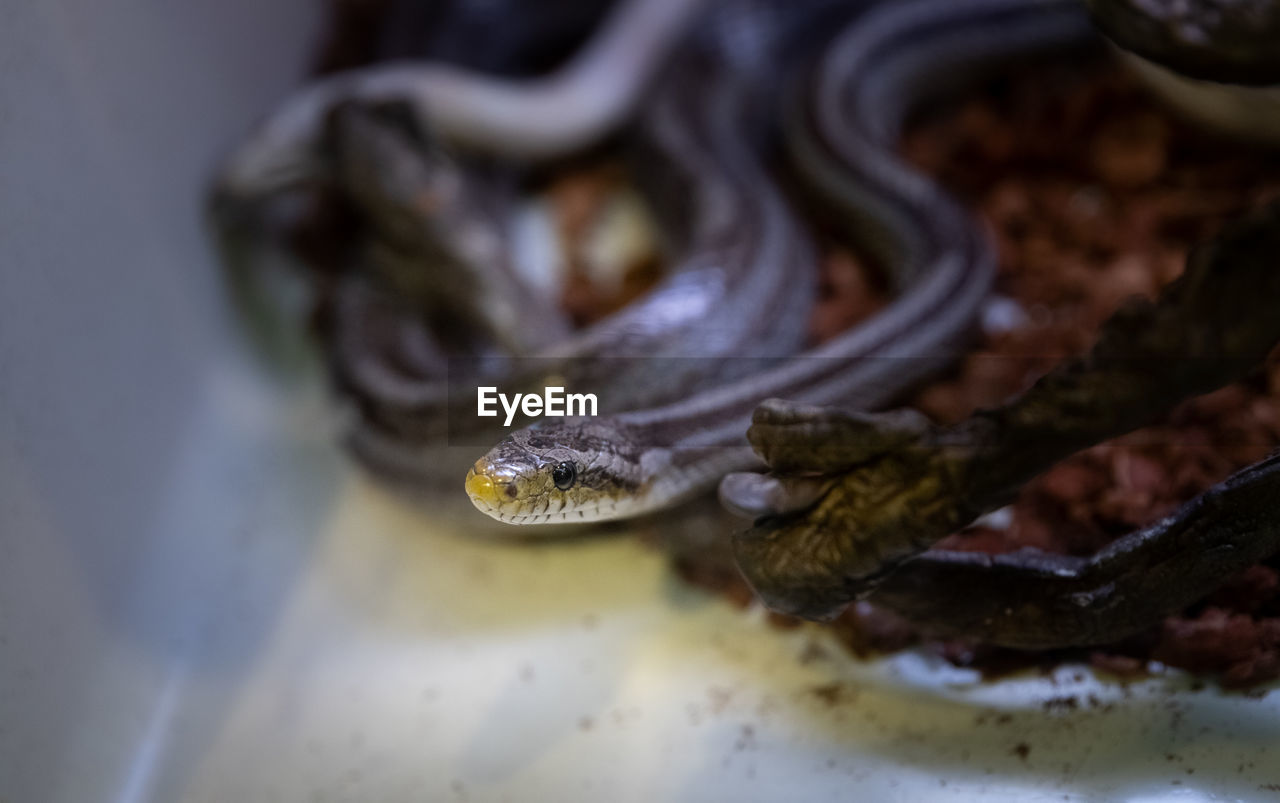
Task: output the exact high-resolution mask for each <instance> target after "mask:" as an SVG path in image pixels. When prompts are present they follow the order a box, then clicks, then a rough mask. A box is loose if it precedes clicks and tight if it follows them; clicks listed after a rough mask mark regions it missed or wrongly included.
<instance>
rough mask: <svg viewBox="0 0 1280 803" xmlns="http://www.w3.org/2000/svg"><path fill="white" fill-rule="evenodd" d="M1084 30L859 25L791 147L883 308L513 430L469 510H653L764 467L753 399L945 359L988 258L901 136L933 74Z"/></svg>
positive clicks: (988, 15)
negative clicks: (761, 352)
mask: <svg viewBox="0 0 1280 803" xmlns="http://www.w3.org/2000/svg"><path fill="white" fill-rule="evenodd" d="M1092 35H1093V34H1092V31H1091V28H1090V25H1089V22H1088V18H1087V16H1086V14H1085V13H1084V10H1083V9H1082V8H1081V7H1080V6H1079V5H1078V4H1077V3H1074V2H1063V1H1062V0H976V1H974V2H959V3H941V2H937V1H936V0H909V1H908V2H895V3H887V4H880V5H876V6H873V7H871V8H869V9H866V10H865V11H864V13H860V14H857V15H855V18H854V19H853V20H852V21H851V22H849V23H848V24H847V25H846V26H845V27H844V29H843V30H842V31H841V33H840V34H839V35H838V36H836V37H835V38H834V39H833V40H832V41H831V43H830V44H829V45H828V46H827V47H826V48H825V50H824V52H823V54H822V56H821V57H820V58H819V60H818V63H817V65H816V67H815V70H814V76H813V78H812V80H811V81H810V82H809V84H808V85H809V87H810V88H809V89H808V90H807V91H805V92H804V99H803V100H802V102H801V103H799V104H798V105H797V106H796V107H793V108H792V109H790V110H789V111H788V112H787V120H788V126H787V144H788V150H789V153H790V154H791V157H792V161H793V162H794V163H795V164H796V167H797V168H798V171H799V173H800V175H801V176H802V178H803V179H804V180H805V181H806V183H807V186H808V188H809V189H810V190H811V191H812V192H813V193H814V194H815V195H816V196H817V197H818V198H820V199H821V201H822V202H823V203H824V205H825V207H826V208H827V209H828V210H831V211H832V212H833V213H834V215H835V217H836V218H837V219H838V220H839V221H841V222H842V224H843V232H844V234H845V235H846V236H847V237H848V239H849V240H850V241H851V242H852V244H853V245H855V247H857V248H858V249H859V250H860V251H861V252H862V253H864V254H867V255H868V256H869V257H871V258H872V259H873V260H874V261H875V262H876V263H877V264H878V265H879V266H880V267H881V268H882V269H883V270H884V271H886V272H887V273H888V275H889V277H890V279H891V284H892V287H893V289H894V291H895V298H894V300H893V301H892V303H891V304H890V305H889V306H888V307H887V308H886V309H885V310H883V311H882V312H880V313H878V314H877V315H875V316H873V317H872V318H871V319H869V320H868V321H866V322H864V323H862V324H860V325H857V326H855V327H854V328H852V329H851V330H849V331H847V332H845V333H843V334H841V335H839V336H837V337H836V338H835V339H833V340H831V341H829V342H828V343H826V344H824V345H822V346H820V347H818V348H816V349H813V350H811V351H808V352H806V353H804V354H803V355H801V356H799V357H797V358H795V359H793V360H791V361H789V362H788V363H787V364H785V365H783V366H781V367H778V368H775V369H770V370H767V371H763V372H761V373H759V374H756V375H753V376H750V377H747V378H745V379H743V380H740V381H738V382H735V383H730V384H728V385H725V386H721V387H717V388H715V389H712V390H709V391H706V392H703V393H697V394H693V395H691V396H689V397H687V398H685V399H682V400H680V401H678V402H675V403H672V404H668V405H662V406H658V407H653V408H647V409H639V410H633V411H629V412H624V413H620V414H615V415H610V416H596V417H580V418H565V419H554V420H552V419H545V420H543V421H540V422H538V423H537V424H535V425H533V426H530V427H527V428H524V429H521V430H518V431H515V432H513V433H511V434H510V435H509V436H507V437H506V438H504V439H503V440H502V441H501V442H499V443H498V444H497V445H496V446H494V447H493V448H492V449H491V450H490V451H489V452H488V453H487V454H485V455H484V456H483V457H481V458H480V459H479V460H477V461H476V463H475V464H474V465H473V467H472V469H471V470H470V472H469V473H468V475H467V479H466V490H467V492H468V495H469V496H470V498H471V500H472V502H473V503H474V504H475V505H476V507H477V508H478V509H480V510H481V511H482V512H484V513H486V514H488V515H489V516H491V517H493V518H496V519H498V520H500V521H503V522H506V523H509V524H521V525H529V524H554V523H563V522H575V521H577V522H592V521H602V520H609V519H617V518H627V517H632V516H636V515H641V514H646V513H652V512H656V511H659V510H664V509H667V508H669V507H671V506H674V505H676V504H679V503H680V502H681V501H684V500H687V499H689V498H691V497H693V496H696V495H698V494H701V493H704V492H706V491H707V490H709V489H712V488H714V487H716V485H717V484H718V483H720V481H721V479H722V478H723V477H724V476H725V475H726V474H728V473H731V472H738V471H742V470H749V469H750V468H751V467H752V466H754V465H757V463H758V458H757V457H756V456H755V454H754V453H753V452H752V450H751V448H750V446H749V444H748V443H747V441H746V439H745V434H744V433H745V432H746V430H747V427H748V425H749V424H750V419H751V414H752V411H753V410H754V409H755V408H756V407H757V406H758V405H759V404H760V403H761V402H762V401H764V400H766V399H769V398H774V397H785V398H788V399H794V400H800V401H804V402H808V403H812V404H832V403H838V404H840V405H842V406H848V407H851V408H855V409H874V408H876V407H879V406H883V405H885V404H887V403H889V402H891V401H892V400H893V399H895V398H896V397H898V396H900V395H901V394H902V393H903V392H904V391H905V390H907V389H908V388H910V387H912V386H913V385H915V384H916V383H918V382H920V381H921V380H922V379H923V378H925V377H927V376H928V375H929V374H931V373H932V372H934V371H936V370H937V369H938V368H939V367H941V366H943V365H945V364H947V363H948V362H950V361H951V360H952V359H954V357H955V356H956V355H957V354H958V353H959V352H960V351H961V350H962V349H963V347H964V345H965V343H966V334H967V333H968V332H970V331H972V329H973V326H974V321H975V318H976V316H977V315H978V313H979V312H980V309H981V306H982V304H983V302H984V300H985V299H986V298H987V296H988V292H989V289H990V285H991V281H992V278H993V272H994V257H993V254H992V249H991V247H990V245H989V242H988V240H987V238H986V236H985V232H984V231H983V230H982V229H980V227H979V226H977V225H976V223H975V221H973V220H972V219H971V218H970V216H969V215H968V213H967V212H966V211H965V210H964V209H963V208H962V207H961V206H960V204H959V203H958V202H957V201H956V200H954V199H953V198H951V197H950V196H949V195H948V194H947V193H946V192H945V191H943V190H942V189H941V188H940V187H938V186H937V185H936V184H935V183H934V182H933V181H932V180H931V179H929V178H928V177H926V176H924V175H922V174H920V173H919V172H917V171H916V170H914V169H913V168H911V167H910V166H908V165H907V164H906V163H905V162H904V161H903V160H902V159H901V158H900V157H899V156H898V155H897V153H896V145H897V141H898V136H899V133H900V131H901V127H902V125H903V124H904V121H905V119H906V117H907V115H908V114H909V113H910V112H911V111H912V110H913V109H915V108H916V107H918V106H919V105H920V104H921V103H923V102H925V101H926V100H928V99H930V98H932V97H935V96H936V94H937V93H938V92H940V91H943V90H945V89H947V88H949V87H948V86H947V84H948V83H949V82H948V81H946V80H942V79H940V76H947V77H949V78H951V79H953V80H952V82H950V83H952V84H953V86H954V83H955V82H958V81H962V80H963V79H964V78H965V77H966V76H971V75H972V73H973V71H974V70H975V69H980V68H982V67H983V66H992V65H994V64H997V63H1000V62H1003V61H1007V60H1008V59H1009V58H1012V57H1014V56H1017V55H1020V54H1022V55H1025V54H1029V53H1040V52H1043V51H1045V50H1047V49H1053V48H1060V47H1076V46H1079V45H1081V44H1082V43H1087V42H1089V41H1090V40H1091V37H1092ZM737 495H738V496H741V494H737ZM771 504H776V500H771Z"/></svg>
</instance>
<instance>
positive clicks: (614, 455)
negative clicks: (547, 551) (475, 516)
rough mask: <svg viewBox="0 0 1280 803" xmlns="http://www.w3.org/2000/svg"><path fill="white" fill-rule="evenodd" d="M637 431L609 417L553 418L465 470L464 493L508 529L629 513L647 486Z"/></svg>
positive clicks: (513, 437)
mask: <svg viewBox="0 0 1280 803" xmlns="http://www.w3.org/2000/svg"><path fill="white" fill-rule="evenodd" d="M651 453H652V452H651V450H649V451H646V450H645V449H643V448H642V444H641V443H640V440H639V438H637V432H636V431H635V430H634V429H632V428H630V427H627V426H625V425H623V424H621V423H620V422H617V421H615V420H613V419H611V418H609V417H607V416H606V417H577V418H559V419H554V420H552V419H548V420H544V421H541V422H539V423H537V424H535V425H533V426H530V427H527V428H524V429H519V430H516V431H514V432H512V433H511V434H510V435H508V436H507V437H506V438H504V439H503V440H502V441H501V442H500V443H498V445H496V446H494V447H493V448H492V449H490V450H489V452H488V453H487V454H485V456H484V457H482V458H480V459H479V460H477V461H476V462H475V465H473V466H472V467H471V470H470V471H468V472H467V481H466V488H467V495H468V496H470V497H471V502H472V503H473V504H474V505H475V506H476V507H477V508H478V509H479V510H480V511H481V512H482V513H486V514H488V515H489V516H492V517H493V518H495V519H497V520H499V521H502V522H506V523H508V524H563V523H575V522H592V521H602V520H607V519H614V518H619V517H622V516H626V515H631V513H632V512H634V511H635V508H636V506H638V505H642V504H643V500H644V497H645V494H646V492H647V491H648V490H649V487H650V485H651V483H650V482H649V481H648V476H649V471H648V470H647V469H648V467H647V466H646V465H645V463H646V455H647V454H651Z"/></svg>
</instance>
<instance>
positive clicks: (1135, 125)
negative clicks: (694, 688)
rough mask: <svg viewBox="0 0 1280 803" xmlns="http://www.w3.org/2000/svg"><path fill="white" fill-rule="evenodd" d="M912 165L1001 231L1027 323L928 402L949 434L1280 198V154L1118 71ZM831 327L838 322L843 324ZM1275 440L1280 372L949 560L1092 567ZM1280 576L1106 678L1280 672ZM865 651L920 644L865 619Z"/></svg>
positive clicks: (1016, 108)
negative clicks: (971, 557)
mask: <svg viewBox="0 0 1280 803" xmlns="http://www.w3.org/2000/svg"><path fill="white" fill-rule="evenodd" d="M904 151H905V153H906V154H907V156H908V158H910V159H911V160H912V161H913V162H915V163H916V164H917V165H919V166H921V167H922V168H924V169H926V170H927V171H929V172H930V173H932V174H934V175H936V176H938V177H939V179H940V180H941V181H942V182H943V183H944V184H946V185H947V186H948V187H950V188H951V189H952V190H953V191H954V192H955V193H956V194H957V195H958V196H960V197H961V198H963V199H965V200H966V201H967V202H969V203H970V204H971V205H972V206H973V207H974V208H975V209H977V210H978V211H979V212H980V213H981V214H982V216H983V217H984V218H985V219H986V220H987V221H988V222H989V224H990V226H991V228H992V230H993V231H994V234H995V237H996V241H997V243H998V244H999V252H1000V278H999V280H998V285H997V289H998V292H1000V293H1001V294H1003V295H1005V296H1008V297H1011V298H1013V299H1016V300H1017V302H1018V304H1019V305H1020V306H1021V308H1022V309H1023V310H1024V311H1025V316H1026V317H1025V320H1024V321H1023V322H1022V323H1021V325H1019V326H1018V327H1017V328H1015V329H1014V330H1012V331H1009V332H1007V333H1005V334H1002V335H996V336H989V337H987V338H985V341H984V342H983V343H982V344H981V345H980V346H979V347H978V348H977V349H976V350H975V351H974V352H973V353H972V354H971V355H970V356H969V357H968V358H967V359H966V360H965V361H964V363H963V365H962V366H961V367H960V368H959V369H958V371H957V372H956V373H955V375H954V376H952V377H949V378H946V379H944V380H942V381H940V382H937V383H936V384H934V385H932V386H930V387H929V388H927V389H925V390H924V391H923V392H922V393H920V394H919V396H918V397H917V398H916V399H915V400H914V401H913V404H915V405H916V406H918V407H920V408H921V409H922V410H924V411H925V412H927V413H929V414H930V415H932V416H934V417H935V418H937V419H939V420H943V421H951V420H956V419H959V418H962V417H964V416H966V415H968V414H969V413H970V412H971V411H972V410H973V409H975V408H977V407H980V406H989V405H992V404H996V403H999V402H1000V401H1002V400H1003V399H1005V398H1007V397H1008V396H1010V395H1011V394H1015V393H1017V392H1019V391H1020V390H1022V389H1024V388H1025V387H1027V386H1028V384H1029V383H1030V382H1033V381H1034V380H1035V378H1036V377H1037V376H1039V375H1040V374H1042V373H1043V372H1044V371H1045V370H1046V369H1047V368H1049V367H1050V366H1051V365H1053V364H1054V363H1056V362H1058V361H1059V360H1061V359H1062V358H1063V357H1064V356H1066V355H1070V354H1075V353H1079V352H1081V351H1082V350H1084V349H1086V348H1087V347H1088V346H1089V345H1090V343H1091V342H1092V340H1093V337H1094V334H1095V332H1096V330H1097V328H1098V326H1099V324H1100V323H1101V322H1102V321H1103V320H1104V319H1105V318H1106V317H1107V316H1109V315H1110V314H1111V313H1112V312H1113V311H1114V310H1115V309H1116V307H1117V306H1118V305H1119V304H1120V303H1121V302H1122V301H1123V300H1124V299H1125V298H1126V297H1129V296H1131V295H1135V294H1136V295H1143V296H1148V297H1150V296H1153V295H1154V294H1155V292H1156V291H1157V289H1158V288H1159V287H1160V286H1161V285H1163V284H1164V283H1166V282H1167V281H1169V280H1170V279H1171V278H1173V277H1174V276H1176V275H1177V274H1178V273H1179V272H1180V271H1181V269H1182V265H1183V260H1184V258H1185V255H1186V252H1187V250H1188V249H1189V247H1190V246H1191V245H1192V244H1193V243H1194V242H1196V241H1197V240H1200V239H1203V238H1205V237H1208V236H1210V235H1211V234H1212V233H1213V232H1214V231H1215V230H1216V229H1217V228H1218V227H1219V226H1220V225H1221V224H1222V222H1223V221H1224V220H1226V219H1227V218H1230V217H1232V216H1234V215H1236V214H1238V213H1240V212H1241V211H1243V210H1245V209H1247V208H1249V207H1251V206H1255V205H1257V204H1258V203H1260V202H1261V201H1263V200H1265V199H1267V198H1270V197H1274V196H1275V195H1276V194H1277V193H1280V155H1277V154H1276V153H1271V154H1267V153H1266V152H1264V151H1260V150H1255V149H1250V148H1246V147H1242V146H1240V145H1237V144H1234V143H1224V142H1222V141H1220V140H1215V139H1213V138H1211V137H1207V136H1205V135H1203V134H1200V133H1197V132H1196V131H1195V130H1194V129H1192V128H1191V127H1189V126H1187V125H1186V124H1183V123H1182V122H1180V121H1178V120H1176V119H1174V118H1173V117H1172V116H1171V115H1169V114H1168V113H1167V112H1165V111H1164V110H1163V109H1162V108H1161V107H1160V106H1159V105H1158V103H1157V102H1155V101H1154V100H1153V99H1152V98H1151V97H1149V96H1148V95H1147V94H1146V93H1145V92H1144V91H1143V90H1142V89H1140V88H1139V87H1137V86H1135V85H1134V83H1133V82H1132V81H1131V80H1129V79H1128V78H1127V77H1126V76H1124V75H1123V74H1121V73H1120V72H1119V71H1118V70H1116V69H1114V68H1111V67H1105V66H1100V67H1097V68H1094V69H1091V70H1089V71H1087V72H1082V71H1081V70H1080V69H1079V68H1078V67H1077V68H1075V69H1068V68H1066V67H1065V66H1064V67H1049V68H1039V69H1031V70H1022V71H1019V72H1018V73H1017V74H1016V75H1011V76H1009V77H1005V78H1002V79H998V80H993V81H991V82H989V83H988V84H986V85H985V86H983V87H982V88H981V89H980V90H979V91H977V92H975V93H974V94H973V95H971V96H969V97H966V98H965V99H964V100H962V101H959V102H958V103H957V104H956V105H955V106H953V107H951V108H948V109H946V110H941V111H940V112H939V113H937V114H936V115H934V116H931V117H930V118H929V119H928V120H925V121H922V122H921V123H919V124H918V125H916V126H914V127H913V128H912V130H911V131H910V132H909V133H908V135H907V136H906V138H905V141H904ZM828 314H829V313H828ZM1277 445H1280V360H1277V359H1275V355H1273V359H1272V360H1271V361H1270V362H1269V364H1268V366H1267V369H1266V370H1262V371H1259V372H1258V373H1257V374H1256V375H1255V376H1253V377H1251V378H1250V379H1249V380H1248V381H1245V382H1242V383H1239V384H1236V385H1233V386H1231V387H1228V388H1225V389H1223V390H1221V391H1219V392H1217V393H1214V394H1212V395H1210V396H1206V397H1203V398H1200V399H1196V400H1194V401H1192V402H1190V403H1188V404H1185V405H1183V406H1181V407H1180V408H1178V409H1177V410H1176V411H1175V412H1174V413H1173V414H1172V415H1171V416H1170V417H1169V419H1168V421H1167V422H1166V423H1164V424H1161V425H1159V426H1155V427H1150V428H1147V429H1144V430H1141V431H1139V432H1135V433H1132V434H1131V435H1129V436H1126V437H1124V438H1120V439H1117V440H1114V441H1110V442H1108V443H1104V444H1101V445H1099V446H1096V447H1094V448H1092V449H1089V450H1087V451H1085V452H1082V453H1080V454H1077V455H1075V456H1073V457H1071V458H1070V459H1068V460H1066V461H1063V462H1062V463H1060V464H1058V465H1057V466H1056V467H1055V468H1054V469H1053V470H1051V471H1050V472H1048V473H1047V474H1045V475H1043V476H1042V477H1040V478H1039V479H1037V480H1036V481H1034V482H1033V483H1031V484H1030V485H1029V486H1028V487H1027V488H1026V489H1025V490H1024V491H1023V493H1022V494H1021V495H1020V496H1019V497H1018V499H1017V500H1016V501H1015V502H1014V504H1013V505H1012V507H1011V510H1010V513H1011V516H1010V518H1009V526H1008V527H1007V528H1003V529H999V530H997V529H992V528H986V527H975V528H973V529H970V530H967V531H965V532H963V533H959V534H957V535H953V536H951V537H950V538H948V539H947V540H946V541H944V542H943V544H942V546H945V547H946V548H950V549H967V550H977V551H983V552H990V553H998V552H1006V551H1011V550H1015V549H1018V548H1021V547H1035V548H1037V549H1042V550H1045V551H1050V552H1059V553H1067V554H1073V555H1084V554H1089V553H1091V552H1093V551H1095V550H1097V549H1098V548H1100V547H1102V546H1104V545H1105V544H1107V543H1108V542H1110V541H1111V540H1113V539H1114V538H1116V537H1117V536H1119V535H1122V534H1124V533H1127V532H1130V531H1132V530H1133V529H1135V528H1137V527H1140V526H1142V525H1145V524H1147V523H1150V522H1152V521H1154V520H1156V519H1158V518H1159V517H1161V516H1162V515H1164V514H1166V513H1168V512H1170V511H1171V510H1173V509H1175V508H1176V507H1177V506H1178V505H1180V504H1181V503H1183V502H1185V501H1186V500H1188V499H1190V498H1191V497H1193V496H1195V495H1196V494H1197V493H1199V492H1201V491H1203V490H1204V489H1206V488H1207V487H1208V486H1210V485H1212V484H1213V483H1215V482H1217V481H1219V480H1221V479H1223V478H1225V477H1226V476H1227V475H1228V474H1230V473H1231V472H1233V471H1234V470H1236V469H1239V468H1241V467H1243V466H1245V465H1248V464H1249V463H1252V462H1255V461H1257V460H1259V459H1260V458H1262V457H1263V456H1265V455H1266V454H1267V453H1268V452H1269V451H1271V450H1272V449H1274V448H1276V446H1277ZM1277 568H1280V561H1274V560H1273V561H1272V562H1271V563H1269V564H1267V565H1258V566H1254V567H1252V568H1250V569H1249V570H1247V571H1245V572H1243V573H1241V574H1240V575H1237V576H1235V577H1231V578H1224V582H1225V585H1224V586H1223V588H1222V589H1221V590H1220V591H1218V592H1217V593H1215V594H1214V595H1213V596H1212V597H1210V598H1209V599H1208V600H1205V601H1204V602H1202V603H1200V604H1197V605H1195V606H1193V607H1192V608H1190V609H1188V610H1186V611H1184V612H1182V613H1181V614H1179V615H1177V616H1172V617H1169V618H1168V619H1167V620H1165V621H1164V622H1163V623H1162V624H1160V625H1158V626H1156V627H1153V628H1152V629H1151V630H1150V631H1149V632H1147V633H1144V634H1142V635H1140V636H1138V637H1135V638H1133V639H1130V640H1128V641H1127V642H1125V643H1124V644H1119V645H1114V646H1112V647H1108V648H1107V649H1104V650H1098V651H1094V652H1093V653H1091V655H1090V658H1091V659H1092V660H1093V662H1094V663H1095V664H1096V665H1098V666H1099V667H1102V668H1106V669H1110V670H1113V671H1118V672H1125V673H1128V672H1133V671H1139V670H1141V669H1142V668H1143V667H1144V666H1145V664H1146V663H1147V662H1148V661H1151V660H1155V661H1160V662H1163V663H1165V664H1169V665H1173V666H1178V667H1184V668H1186V669H1189V670H1192V671H1196V672H1203V673H1210V674H1215V675H1218V676H1219V677H1220V680H1221V682H1222V683H1223V685H1226V686H1233V687H1241V686H1250V685H1255V684H1258V683H1262V682H1264V681H1267V680H1270V679H1273V678H1275V677H1277V676H1280V574H1278V573H1277ZM835 627H836V629H837V630H838V631H839V632H840V633H841V634H842V635H843V636H844V637H845V640H846V641H847V642H848V644H849V645H850V647H851V648H853V649H854V650H855V651H856V652H858V653H860V654H866V653H869V652H876V651H892V650H895V649H900V648H902V647H903V646H905V645H908V644H914V643H917V642H919V641H920V640H921V639H922V638H924V637H923V636H922V635H921V634H920V633H919V632H918V631H916V630H915V629H913V628H911V627H910V626H908V625H907V624H905V623H903V622H901V621H899V620H897V619H896V618H894V617H890V616H888V615H887V614H884V613H881V612H878V611H876V610H875V609H874V608H871V607H870V606H866V605H863V606H859V607H858V608H856V609H855V610H851V611H850V612H849V613H848V614H846V616H845V617H843V619H842V620H841V621H839V622H838V623H837V624H836V625H835ZM930 646H931V647H932V648H933V649H936V650H938V651H940V652H941V653H942V654H944V655H946V656H947V657H948V658H950V659H951V660H953V661H955V662H957V663H961V664H972V665H977V666H980V667H985V668H988V669H992V670H997V669H1000V668H1003V667H1007V666H1010V665H1024V664H1025V663H1027V662H1033V663H1054V662H1057V661H1059V660H1062V659H1064V658H1067V657H1071V658H1079V657H1081V656H1080V654H1079V653H1076V654H1069V653H1061V652H1059V653H1051V654H1031V655H1029V654H1020V655H1019V654H1014V653H1012V652H1011V651H1006V650H998V649H992V648H987V647H984V646H983V645H981V644H973V643H965V642H960V641H947V642H932V643H930Z"/></svg>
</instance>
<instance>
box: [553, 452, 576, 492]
mask: <svg viewBox="0 0 1280 803" xmlns="http://www.w3.org/2000/svg"><path fill="white" fill-rule="evenodd" d="M577 478H578V467H577V466H575V465H574V464H573V463H571V462H569V461H568V460H566V461H565V462H563V463H561V464H560V465H558V466H556V467H555V468H554V469H552V470H551V479H552V480H553V481H554V482H555V484H556V487H557V488H559V489H560V490H562V491H567V490H569V489H570V488H572V487H573V481H574V480H576V479H577Z"/></svg>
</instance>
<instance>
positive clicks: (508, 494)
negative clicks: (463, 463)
mask: <svg viewBox="0 0 1280 803" xmlns="http://www.w3.org/2000/svg"><path fill="white" fill-rule="evenodd" d="M466 489H467V496H469V497H471V503H472V504H474V505H475V506H476V507H477V508H479V509H480V510H481V511H482V512H484V513H488V514H489V515H490V516H494V517H495V518H498V517H500V512H501V511H502V509H503V507H505V506H507V505H510V504H511V502H512V501H514V500H515V498H516V495H517V488H516V484H515V477H514V476H511V475H510V474H509V473H507V472H503V471H501V470H500V469H499V468H498V467H497V466H495V465H493V463H491V462H489V461H488V460H487V459H485V458H483V457H482V458H480V459H479V460H477V461H476V462H475V465H473V466H472V467H471V469H470V470H469V471H468V472H467V482H466Z"/></svg>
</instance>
